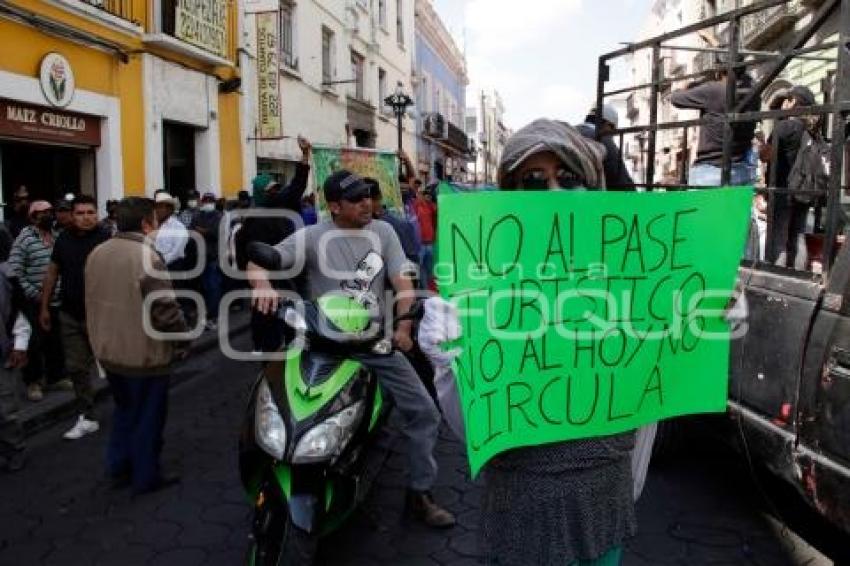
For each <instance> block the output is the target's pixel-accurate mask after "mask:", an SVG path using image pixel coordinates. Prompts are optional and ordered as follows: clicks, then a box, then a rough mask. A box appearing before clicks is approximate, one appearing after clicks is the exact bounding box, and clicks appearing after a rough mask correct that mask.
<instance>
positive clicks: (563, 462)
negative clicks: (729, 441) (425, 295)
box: [419, 120, 636, 566]
mask: <svg viewBox="0 0 850 566" xmlns="http://www.w3.org/2000/svg"><path fill="white" fill-rule="evenodd" d="M604 155H605V149H604V147H603V146H602V145H600V144H597V143H596V142H593V141H590V140H587V139H585V138H583V137H582V135H581V134H580V133H579V132H578V131H576V130H575V129H574V128H573V127H572V126H569V125H567V124H564V123H561V122H556V121H552V120H536V121H534V122H532V123H531V124H529V125H528V126H526V127H524V128H522V129H521V130H519V131H518V132H516V134H514V135H513V136H511V138H510V139H509V140H508V142H507V144H506V146H505V150H504V154H503V157H502V161H501V163H500V166H499V183H500V187H501V188H502V190H594V189H604V186H605V177H604V173H603V169H602V161H603V158H604ZM428 303H430V304H426V315H425V319H424V320H423V323H422V327H421V328H420V337H419V338H420V342H421V345H422V349H423V351H426V353H428V354H429V357H431V358H432V362H433V363H434V365H435V367H436V368H437V375H438V378H437V379H438V380H440V375H441V374H442V375H443V379H441V380H440V382H439V383H438V385H437V387H438V390H440V393H441V404H442V405H443V409H444V413H445V415H446V418H447V419H448V420H449V421H450V423H451V424H453V428H455V429H456V430H457V429H458V428H460V430H462V428H463V425H462V422H461V423H460V425H459V426H458V423H457V422H454V423H452V421H453V420H454V421H456V420H457V419H452V418H451V417H452V414H453V413H454V415H455V416H458V415H459V410H458V399H457V397H456V395H457V391H456V389H454V377H453V376H452V375H450V373H449V375H448V376H447V378H446V373H447V371H448V368H449V364H450V358H451V356H448V355H447V353H446V352H443V351H442V350H441V349H440V347H439V343H440V342H442V341H445V340H451V339H452V338H456V337H457V336H456V335H455V336H452V335H451V334H453V332H452V330H451V328H454V329H455V332H456V331H457V328H458V326H457V319H456V314H452V310H453V307H452V306H451V305H448V304H447V303H445V302H442V301H440V300H439V299H436V300H434V299H432V300H431V301H428ZM455 312H456V311H455ZM447 390H450V391H448V392H447ZM634 436H635V435H634V433H632V432H630V433H625V434H619V435H614V436H609V437H602V438H593V439H586V440H575V441H568V442H558V443H554V444H546V445H541V446H533V447H526V448H519V449H513V450H510V451H508V452H504V453H502V454H499V455H498V456H496V457H494V458H493V459H492V460H491V461H490V462H489V463H488V464H486V466H485V468H484V477H485V490H484V497H483V501H482V517H481V545H482V551H483V553H484V556H485V559H486V562H487V563H488V564H499V565H514V564H516V565H519V564H523V565H525V564H535V565H550V564H551V565H556V564H557V565H559V566H562V565H572V564H579V565H582V566H587V565H593V566H601V565H609V564H610V565H615V564H619V563H620V558H621V555H622V544H623V541H624V540H625V539H626V538H628V537H629V536H631V535H632V534H633V533H634V532H635V530H636V519H635V508H634V500H633V484H632V472H631V452H632V449H633V447H634Z"/></svg>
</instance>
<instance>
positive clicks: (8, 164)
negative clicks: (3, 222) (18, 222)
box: [0, 142, 94, 215]
mask: <svg viewBox="0 0 850 566" xmlns="http://www.w3.org/2000/svg"><path fill="white" fill-rule="evenodd" d="M91 153H92V150H86V149H78V148H73V147H63V146H54V145H39V144H33V143H16V142H0V169H2V172H3V176H2V185H3V202H4V203H6V204H9V203H11V202H12V195H13V194H14V192H15V191H16V190H17V189H18V187H20V186H21V185H24V186H26V188H27V190H28V191H29V195H30V202H32V201H34V200H46V201H49V202H54V201H56V200H58V199H59V198H61V197H62V196H63V195H65V194H66V193H74V194H80V192H81V188H82V189H85V190H83V191H82V192H85V193H90V192H91V190H90V189H91V188H90V187H81V173H82V161H83V159H84V158H90V159H92V160H93V159H94V156H93V155H91ZM10 212H11V211H10V210H7V211H6V213H7V215H8V213H10Z"/></svg>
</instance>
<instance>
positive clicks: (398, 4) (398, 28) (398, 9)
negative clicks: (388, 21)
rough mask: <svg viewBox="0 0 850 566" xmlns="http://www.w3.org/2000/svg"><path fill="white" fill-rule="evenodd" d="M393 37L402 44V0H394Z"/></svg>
mask: <svg viewBox="0 0 850 566" xmlns="http://www.w3.org/2000/svg"><path fill="white" fill-rule="evenodd" d="M395 37H396V41H398V44H399V45H401V46H404V0H395Z"/></svg>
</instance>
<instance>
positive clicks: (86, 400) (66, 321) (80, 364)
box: [50, 311, 97, 421]
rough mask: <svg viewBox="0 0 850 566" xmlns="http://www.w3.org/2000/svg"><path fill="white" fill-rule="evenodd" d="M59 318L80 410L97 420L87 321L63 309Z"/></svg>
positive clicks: (67, 361)
mask: <svg viewBox="0 0 850 566" xmlns="http://www.w3.org/2000/svg"><path fill="white" fill-rule="evenodd" d="M50 320H51V321H53V320H55V319H53V318H51V319H50ZM59 320H60V327H61V329H62V351H63V352H64V353H65V369H66V371H67V372H68V378H69V379H70V380H71V381H72V382H73V383H74V394H75V395H76V397H77V401H76V402H77V408H78V411H79V413H80V414H82V415H84V416H85V417H86V418H87V419H88V420H90V421H96V420H97V415H96V414H95V410H94V387H93V386H92V382H91V370H92V368H93V367H94V354H93V353H92V351H91V344H89V332H88V329H86V321H85V320H79V319H77V318H75V317H74V316H72V315H70V314H68V313H66V312H63V311H60V312H59Z"/></svg>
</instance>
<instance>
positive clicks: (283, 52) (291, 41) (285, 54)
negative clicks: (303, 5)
mask: <svg viewBox="0 0 850 566" xmlns="http://www.w3.org/2000/svg"><path fill="white" fill-rule="evenodd" d="M280 61H281V63H283V65H284V66H286V67H289V68H290V69H297V68H298V58H297V57H296V56H295V5H294V4H292V3H290V2H281V4H280Z"/></svg>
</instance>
